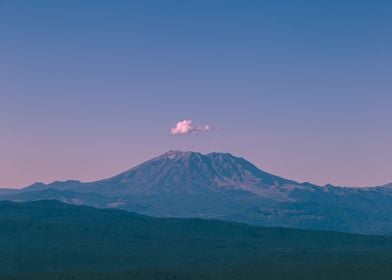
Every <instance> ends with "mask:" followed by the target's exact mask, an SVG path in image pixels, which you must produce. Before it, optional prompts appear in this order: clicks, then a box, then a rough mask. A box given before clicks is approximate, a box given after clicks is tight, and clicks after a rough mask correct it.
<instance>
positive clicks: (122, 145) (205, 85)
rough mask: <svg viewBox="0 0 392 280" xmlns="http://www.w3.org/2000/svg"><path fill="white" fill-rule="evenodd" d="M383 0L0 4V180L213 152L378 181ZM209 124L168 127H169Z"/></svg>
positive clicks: (316, 175) (388, 91)
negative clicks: (201, 128) (179, 132)
mask: <svg viewBox="0 0 392 280" xmlns="http://www.w3.org/2000/svg"><path fill="white" fill-rule="evenodd" d="M391 14H392V2H391V1H371V0H369V1H360V0H356V1H341V0H340V1H331V0H325V1H317V0H309V1H301V0H298V1H292V0H290V1H272V0H271V1H246V0H245V1H244V0H238V1H230V0H224V1H223V0H222V1H213V0H208V1H203V0H197V1H181V0H178V1H170V0H165V1H158V0H157V1H148V0H143V1H97V0H94V1H92V0H91V1H87V0H84V1H72V0H67V1H55V0H48V1H41V0H34V1H30V0H29V1H19V0H0V186H2V187H17V186H26V185H29V184H31V183H33V182H37V181H41V182H51V181H54V180H64V179H79V180H83V181H86V180H87V181H90V180H95V179H100V178H104V177H108V176H111V175H115V174H116V173H119V172H121V171H123V170H126V169H128V168H130V167H132V166H134V165H136V164H138V163H140V162H142V161H144V160H147V159H149V158H150V157H153V156H156V155H159V154H161V153H164V152H166V151H168V150H194V151H201V152H210V151H224V152H230V153H233V154H235V155H238V156H242V157H245V158H247V159H248V160H250V161H252V162H253V163H255V164H256V165H257V166H259V167H260V168H262V169H264V170H266V171H269V172H272V173H274V174H277V175H280V176H283V177H286V178H290V179H295V180H298V181H310V182H313V183H317V184H326V183H333V184H336V185H355V186H365V185H380V184H384V183H388V182H392V168H391V167H392V117H391V111H392V17H391ZM182 120H193V122H194V124H195V125H210V126H211V127H214V128H219V129H213V130H211V131H209V132H206V133H199V134H192V135H185V136H184V135H183V136H173V135H170V128H173V127H174V126H175V124H176V123H177V122H178V121H182Z"/></svg>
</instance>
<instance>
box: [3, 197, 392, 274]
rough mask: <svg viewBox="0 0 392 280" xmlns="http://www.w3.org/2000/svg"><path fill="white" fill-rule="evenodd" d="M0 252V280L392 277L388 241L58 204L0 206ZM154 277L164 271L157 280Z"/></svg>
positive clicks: (390, 241) (391, 245) (391, 250)
mask: <svg viewBox="0 0 392 280" xmlns="http://www.w3.org/2000/svg"><path fill="white" fill-rule="evenodd" d="M0 248H1V249H0V277H1V279H6V276H5V275H6V274H7V273H8V274H10V273H16V272H18V273H23V272H24V273H28V274H26V275H28V276H26V278H25V279H32V278H33V277H32V275H34V274H36V275H37V273H38V275H39V273H43V275H45V273H46V272H47V273H56V272H59V273H60V272H64V271H65V272H66V271H81V272H83V271H95V272H97V273H98V272H100V271H101V272H102V273H103V274H105V273H107V274H106V275H110V273H113V272H116V271H118V272H121V271H126V270H131V271H137V270H142V271H147V272H146V273H147V276H145V278H143V279H260V278H262V277H266V276H267V277H268V279H297V278H298V279H315V277H316V276H317V279H331V277H332V276H333V279H357V280H358V279H374V278H371V277H376V278H377V279H390V278H388V277H391V276H392V270H391V269H390V263H391V261H392V238H391V237H377V236H361V235H352V234H343V233H334V232H320V231H304V230H292V229H282V228H259V227H255V226H249V225H245V224H235V223H227V222H221V221H214V220H209V221H208V220H199V219H189V220H183V219H162V218H151V217H147V216H142V215H138V214H134V213H129V212H125V211H120V210H108V209H106V210H104V209H95V208H91V207H85V206H73V205H68V204H63V203H60V202H57V201H39V202H29V203H21V204H20V203H12V202H0ZM342 264H344V266H343V265H342ZM108 271H112V272H108ZM151 271H152V272H153V271H166V272H167V273H166V274H163V276H162V278H160V277H161V276H160V275H161V274H159V273H155V274H154V273H150V272H151ZM250 272H251V273H250ZM132 274H133V273H132ZM3 275H4V276H3ZM49 275H50V274H49ZM125 275H126V273H125ZM152 275H155V278H153V277H152ZM165 275H166V276H165ZM168 275H172V276H170V277H172V278H166V277H168ZM22 276H23V274H22ZM22 276H21V277H22ZM55 276H56V274H55ZM55 276H53V275H52V279H53V277H54V278H55V279H60V277H57V276H56V277H57V278H56V277H55ZM288 276H290V277H291V278H287V277H288ZM13 279H15V278H13ZM37 279H43V278H42V277H41V278H39V277H37ZM61 279H63V278H61ZM65 279H71V277H69V278H65ZM73 279H85V278H81V277H74V278H73ZM86 279H87V276H86ZM106 279H110V277H109V276H107V278H106ZM115 279H139V278H134V277H128V278H126V276H124V278H115ZM140 279H141V278H140Z"/></svg>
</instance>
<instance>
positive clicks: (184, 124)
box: [170, 120, 211, 135]
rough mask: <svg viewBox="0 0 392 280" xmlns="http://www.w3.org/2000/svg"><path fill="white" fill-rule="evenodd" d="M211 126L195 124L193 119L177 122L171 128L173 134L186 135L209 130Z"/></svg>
mask: <svg viewBox="0 0 392 280" xmlns="http://www.w3.org/2000/svg"><path fill="white" fill-rule="evenodd" d="M210 130H211V126H210V125H208V124H205V125H197V126H194V125H193V123H192V121H191V120H183V121H180V122H178V123H177V124H176V126H175V127H173V128H171V129H170V134H171V135H186V134H197V133H201V132H208V131H210Z"/></svg>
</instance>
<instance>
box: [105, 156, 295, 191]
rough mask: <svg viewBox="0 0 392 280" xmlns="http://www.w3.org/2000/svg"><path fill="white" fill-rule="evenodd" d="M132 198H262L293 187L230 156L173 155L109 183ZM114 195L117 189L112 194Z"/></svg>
mask: <svg viewBox="0 0 392 280" xmlns="http://www.w3.org/2000/svg"><path fill="white" fill-rule="evenodd" d="M106 183H109V185H116V186H122V187H120V189H119V191H121V192H127V193H129V194H157V193H211V192H213V193H217V192H226V191H232V190H236V191H246V192H252V193H254V194H259V195H261V194H262V193H264V192H265V189H266V188H272V189H275V190H273V192H276V191H278V190H277V186H282V185H288V184H293V183H295V182H293V181H290V180H286V179H283V178H280V177H277V176H274V175H272V174H269V173H267V172H264V171H262V170H260V169H258V168H257V167H256V166H255V165H253V164H252V163H250V162H249V161H247V160H245V159H243V158H240V157H235V156H233V155H232V154H230V153H217V152H214V153H207V154H202V153H199V152H192V151H169V152H166V153H164V154H162V155H160V156H158V157H155V158H153V159H151V160H148V161H146V162H144V163H142V164H140V165H138V166H136V167H134V168H132V169H130V170H128V171H126V172H123V173H121V174H119V175H117V176H115V177H112V178H110V179H108V180H106V181H105V185H106ZM111 191H113V189H112V190H111Z"/></svg>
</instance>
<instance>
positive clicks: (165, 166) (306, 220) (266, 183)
mask: <svg viewBox="0 0 392 280" xmlns="http://www.w3.org/2000/svg"><path fill="white" fill-rule="evenodd" d="M0 199H1V200H11V201H18V202H22V201H35V200H44V199H57V200H60V201H62V202H65V203H70V204H76V205H90V206H95V207H99V208H119V209H123V210H127V211H133V212H138V213H141V214H146V215H151V216H157V217H181V218H191V217H198V218H209V219H210V218H212V219H220V220H227V221H235V222H244V223H248V224H254V225H263V226H280V227H292V228H303V229H317V230H334V231H343V232H353V233H368V234H369V233H370V234H387V233H391V232H392V187H391V186H390V185H389V186H388V185H385V186H380V187H369V188H348V187H335V186H332V185H327V186H317V185H313V184H310V183H298V182H295V181H292V180H287V179H284V178H282V177H278V176H275V175H272V174H269V173H267V172H264V171H262V170H260V169H259V168H257V167H256V166H254V165H253V164H252V163H250V162H248V161H246V160H245V159H243V158H239V157H235V156H233V155H231V154H228V153H209V154H206V155H203V154H201V153H196V152H179V151H170V152H168V153H165V154H163V155H161V156H159V157H156V158H153V159H151V160H149V161H147V162H145V163H142V164H140V165H138V166H136V167H134V168H132V169H130V170H128V171H125V172H123V173H121V174H119V175H117V176H114V177H111V178H108V179H105V180H100V181H96V182H89V183H82V182H79V181H65V182H54V183H51V184H48V185H45V184H42V183H36V184H34V185H31V186H29V187H25V188H23V189H20V190H12V189H2V190H0Z"/></svg>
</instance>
